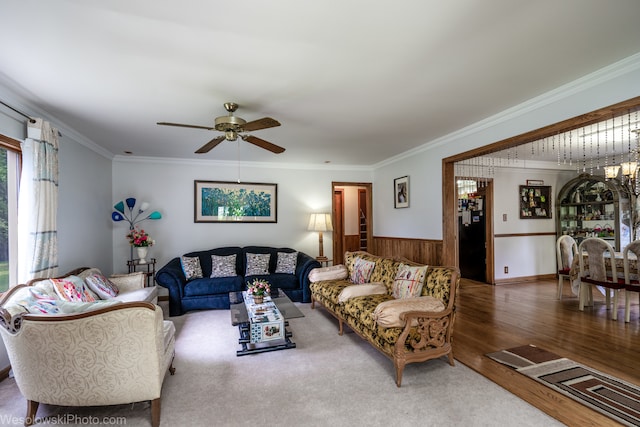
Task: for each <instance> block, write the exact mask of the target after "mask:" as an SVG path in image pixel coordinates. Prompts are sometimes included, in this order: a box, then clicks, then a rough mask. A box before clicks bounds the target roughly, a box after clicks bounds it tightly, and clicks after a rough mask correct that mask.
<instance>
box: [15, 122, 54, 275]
mask: <svg viewBox="0 0 640 427" xmlns="http://www.w3.org/2000/svg"><path fill="white" fill-rule="evenodd" d="M27 131H28V132H27V133H28V138H27V139H26V140H25V141H24V143H23V144H22V176H21V178H20V193H19V195H18V256H19V257H18V283H25V282H26V281H28V280H30V279H34V278H38V277H54V276H57V273H58V271H57V270H58V227H57V211H58V130H57V129H55V128H53V127H51V124H50V123H49V122H47V121H44V120H42V119H36V121H35V123H29V124H28V128H27Z"/></svg>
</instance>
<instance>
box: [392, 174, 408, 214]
mask: <svg viewBox="0 0 640 427" xmlns="http://www.w3.org/2000/svg"><path fill="white" fill-rule="evenodd" d="M393 207H394V208H396V209H399V208H408V207H409V177H408V176H403V177H400V178H396V179H394V180H393Z"/></svg>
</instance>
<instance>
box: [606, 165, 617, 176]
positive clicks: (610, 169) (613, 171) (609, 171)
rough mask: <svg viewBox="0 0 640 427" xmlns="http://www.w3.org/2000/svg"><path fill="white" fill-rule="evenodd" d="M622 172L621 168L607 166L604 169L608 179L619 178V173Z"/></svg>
mask: <svg viewBox="0 0 640 427" xmlns="http://www.w3.org/2000/svg"><path fill="white" fill-rule="evenodd" d="M619 170H620V166H617V165H616V166H605V167H604V176H605V177H607V178H615V177H617V176H618V171H619Z"/></svg>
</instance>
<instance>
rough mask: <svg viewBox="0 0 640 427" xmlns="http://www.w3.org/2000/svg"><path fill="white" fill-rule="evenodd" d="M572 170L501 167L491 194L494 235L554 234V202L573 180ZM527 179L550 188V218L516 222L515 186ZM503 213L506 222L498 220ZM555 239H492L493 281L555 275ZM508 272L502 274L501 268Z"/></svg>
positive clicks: (539, 237)
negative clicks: (541, 182)
mask: <svg viewBox="0 0 640 427" xmlns="http://www.w3.org/2000/svg"><path fill="white" fill-rule="evenodd" d="M575 176H576V172H575V171H554V170H539V169H521V168H520V169H519V168H505V169H499V170H497V171H496V174H495V176H494V189H493V194H494V198H495V203H494V218H493V230H494V234H522V233H546V232H549V233H555V232H556V211H555V209H556V199H557V196H558V192H559V191H560V189H561V188H562V187H563V186H564V184H566V183H567V182H568V181H569V180H570V179H573V178H575ZM527 179H535V180H542V181H544V185H550V186H551V193H552V195H553V197H552V199H551V200H552V201H551V204H552V218H550V219H520V212H519V207H520V200H519V186H520V185H525V184H526V182H527ZM503 214H506V215H507V221H503V220H502V216H503ZM555 242H556V237H555V235H553V236H533V237H532V236H528V237H498V238H495V239H494V256H495V258H494V259H495V278H496V280H501V279H508V278H513V277H523V276H534V275H541V274H554V273H555V272H556V249H555ZM505 266H507V267H509V273H508V274H505V273H504V267H505Z"/></svg>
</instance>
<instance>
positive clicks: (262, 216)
mask: <svg viewBox="0 0 640 427" xmlns="http://www.w3.org/2000/svg"><path fill="white" fill-rule="evenodd" d="M193 221H194V222H224V223H247V222H251V223H260V222H266V223H276V222H278V184H271V183H259V182H242V183H238V182H228V181H201V180H194V218H193Z"/></svg>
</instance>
